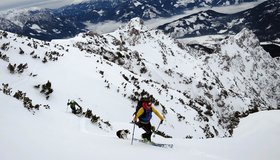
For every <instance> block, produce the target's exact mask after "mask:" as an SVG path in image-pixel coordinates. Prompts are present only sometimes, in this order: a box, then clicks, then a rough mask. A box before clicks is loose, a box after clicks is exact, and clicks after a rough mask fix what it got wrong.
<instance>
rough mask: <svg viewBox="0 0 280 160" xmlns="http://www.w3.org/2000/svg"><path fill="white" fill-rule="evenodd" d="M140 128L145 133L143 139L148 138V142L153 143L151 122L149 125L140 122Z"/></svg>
mask: <svg viewBox="0 0 280 160" xmlns="http://www.w3.org/2000/svg"><path fill="white" fill-rule="evenodd" d="M138 126H139V127H141V128H142V129H143V130H144V131H145V133H143V134H142V138H147V140H149V141H151V136H152V125H151V123H150V122H148V123H142V122H139V123H138Z"/></svg>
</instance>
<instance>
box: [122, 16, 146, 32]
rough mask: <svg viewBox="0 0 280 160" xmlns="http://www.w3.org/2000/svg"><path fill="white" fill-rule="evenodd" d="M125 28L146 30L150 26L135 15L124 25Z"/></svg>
mask: <svg viewBox="0 0 280 160" xmlns="http://www.w3.org/2000/svg"><path fill="white" fill-rule="evenodd" d="M123 29H125V30H135V29H136V30H138V31H146V30H148V28H147V27H146V26H145V25H144V21H143V20H142V19H141V18H139V17H135V18H132V19H131V20H130V21H129V22H128V23H127V24H126V25H125V26H124V27H123Z"/></svg>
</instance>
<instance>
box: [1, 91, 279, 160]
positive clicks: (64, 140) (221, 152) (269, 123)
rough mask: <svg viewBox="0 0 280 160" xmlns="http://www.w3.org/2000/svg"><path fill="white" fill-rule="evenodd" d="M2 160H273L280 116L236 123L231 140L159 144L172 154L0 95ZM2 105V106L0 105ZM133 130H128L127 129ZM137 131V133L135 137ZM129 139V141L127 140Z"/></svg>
mask: <svg viewBox="0 0 280 160" xmlns="http://www.w3.org/2000/svg"><path fill="white" fill-rule="evenodd" d="M0 99H1V112H0V126H1V128H0V131H1V132H0V133H1V134H0V135H1V143H0V150H1V159H3V160H18V159H22V160H36V159H42V160H49V159H68V160H77V159H104V160H109V159H124V160H130V159H132V158H133V159H135V160H138V159H139V160H140V159H143V157H142V156H143V155H148V159H162V160H168V159H170V158H172V159H176V160H180V159H182V160H183V159H196V160H225V159H226V160H236V159H239V160H248V159H254V160H263V159H269V160H278V159H279V156H280V153H279V152H278V146H279V145H280V141H279V138H278V137H279V133H280V129H279V125H280V118H279V114H280V112H279V111H269V112H267V111H266V112H258V113H256V114H253V115H249V116H248V117H246V118H244V119H242V120H241V123H240V124H239V127H238V128H237V129H236V131H235V133H234V135H233V137H232V138H215V139H206V140H205V139H204V140H203V139H191V140H188V139H162V138H159V136H156V137H155V138H154V141H156V142H163V143H172V144H174V147H173V148H172V149H166V148H158V147H154V146H150V145H146V144H142V143H139V142H134V144H133V145H131V144H130V139H128V140H120V139H117V138H116V136H115V135H114V134H113V133H107V132H104V131H100V130H99V129H97V127H96V126H94V125H91V124H90V123H89V122H88V120H87V119H86V118H79V117H76V116H73V115H72V114H70V113H67V112H66V108H65V110H64V111H62V110H61V111H54V110H53V109H51V110H42V111H41V110H40V111H38V112H36V114H35V115H32V114H30V112H28V111H27V110H26V109H24V108H23V107H21V104H20V103H19V102H17V101H15V100H14V99H13V98H11V97H8V96H6V95H3V94H0ZM2 104H6V105H2ZM126 127H130V128H129V129H132V125H127V126H126ZM141 132H142V131H141V130H140V129H138V128H136V137H138V138H139V134H140V133H141ZM129 138H130V137H129Z"/></svg>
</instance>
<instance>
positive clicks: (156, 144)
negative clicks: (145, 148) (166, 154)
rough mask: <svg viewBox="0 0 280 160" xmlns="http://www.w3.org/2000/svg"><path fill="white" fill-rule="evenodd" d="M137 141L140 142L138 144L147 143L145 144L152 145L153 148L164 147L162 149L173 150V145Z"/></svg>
mask: <svg viewBox="0 0 280 160" xmlns="http://www.w3.org/2000/svg"><path fill="white" fill-rule="evenodd" d="M134 140H135V141H138V142H141V143H145V144H148V145H152V146H156V147H162V148H173V146H174V145H173V144H165V143H156V142H153V141H151V142H146V141H144V140H142V139H134Z"/></svg>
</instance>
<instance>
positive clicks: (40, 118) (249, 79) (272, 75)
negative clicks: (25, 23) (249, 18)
mask: <svg viewBox="0 0 280 160" xmlns="http://www.w3.org/2000/svg"><path fill="white" fill-rule="evenodd" d="M0 35H1V38H0V49H1V50H0V52H1V55H0V58H1V59H0V83H1V85H2V87H0V108H1V110H3V112H1V113H0V126H1V127H0V131H1V132H0V134H1V144H0V149H1V153H2V151H3V153H4V157H5V158H4V159H18V158H19V157H21V158H22V159H38V158H39V157H40V159H58V158H63V159H64V158H67V159H78V158H80V157H85V158H91V157H92V158H99V159H112V157H122V156H124V159H130V158H131V157H133V156H134V155H135V153H136V154H139V155H141V154H144V153H146V152H147V151H151V153H159V154H154V155H153V154H150V155H151V157H152V158H156V157H159V158H161V159H166V157H168V155H173V157H174V159H182V157H183V158H185V157H187V156H190V157H189V158H193V159H207V158H208V159H211V158H212V159H231V157H234V158H236V157H237V158H240V159H242V157H239V156H242V155H238V154H237V155H236V154H233V153H236V152H237V151H236V152H232V150H237V149H236V148H237V146H238V144H239V143H241V142H242V143H243V142H244V143H245V142H246V141H245V140H244V139H243V138H242V136H240V139H239V138H237V139H236V140H235V137H233V138H232V139H208V140H203V139H206V138H213V137H220V138H222V137H230V136H232V134H233V133H234V129H235V128H236V127H237V125H238V124H239V121H240V118H242V117H244V116H247V115H249V114H251V113H254V112H257V111H264V110H270V109H279V106H280V105H279V103H280V102H279V99H280V98H279V96H280V94H279V93H280V84H279V79H280V76H279V74H280V73H279V71H280V70H279V68H280V67H279V63H278V61H277V60H276V59H273V58H271V56H270V55H269V54H268V53H267V52H265V51H264V50H263V49H262V48H261V46H260V45H259V41H258V39H257V38H256V37H255V35H254V34H253V33H252V31H250V30H248V29H244V30H242V31H241V32H240V33H238V34H237V35H233V36H229V37H227V38H225V39H222V40H221V42H220V43H219V44H218V45H217V46H215V47H216V48H215V51H214V52H213V53H212V54H209V53H208V52H207V51H203V50H201V49H200V48H196V47H191V46H188V45H184V44H181V43H179V42H177V41H176V40H174V39H172V38H171V37H168V36H167V35H164V34H163V33H162V32H161V31H158V30H148V29H147V27H146V26H145V25H144V24H143V21H142V20H141V19H139V18H135V19H132V20H131V21H130V22H129V23H128V24H127V25H125V26H121V27H120V28H119V29H118V30H116V31H114V32H112V33H108V34H104V35H99V34H96V33H93V32H87V33H82V34H79V35H78V36H77V37H75V38H71V39H64V40H55V41H51V42H45V41H40V40H36V39H32V38H28V37H23V36H20V35H16V34H13V33H8V32H2V31H1V32H0ZM25 64H26V65H25ZM13 66H16V67H15V70H14V71H13V69H12V68H13ZM20 66H26V67H25V68H24V67H23V68H22V67H20ZM48 81H50V82H51V88H52V89H53V92H52V93H50V94H49V95H46V94H44V93H40V92H42V86H43V85H45V84H47V82H48ZM37 85H40V86H39V88H38V87H37V88H36V87H35V86H37ZM19 91H22V92H23V95H24V96H23V97H24V98H23V99H21V98H20V97H18V96H17V95H18V94H19V93H20V92H19ZM140 94H146V95H149V96H151V98H152V100H153V102H154V104H155V107H156V109H157V110H158V111H159V112H161V113H162V114H163V115H164V117H165V121H164V123H163V125H161V127H160V131H161V132H163V136H166V137H167V136H171V137H173V138H172V139H166V138H163V137H162V136H159V135H156V137H155V138H154V141H156V142H162V143H174V144H175V148H174V150H167V151H166V149H162V148H156V147H153V146H147V145H145V144H139V143H136V142H135V145H134V146H133V147H132V146H130V141H129V140H119V139H117V138H116V136H115V132H116V131H117V130H119V129H129V130H130V131H132V125H131V124H130V123H129V122H130V121H131V120H132V114H133V113H134V110H135V106H136V103H137V102H136V100H137V99H138V98H139V95H140ZM16 97H17V98H16ZM69 99H70V100H75V101H77V102H78V103H79V104H80V105H81V106H82V107H83V111H84V112H85V111H86V110H87V109H90V110H92V112H93V114H94V115H96V116H98V117H100V118H99V119H98V120H97V122H93V123H92V122H91V121H94V117H91V119H88V118H85V117H84V116H76V115H74V114H72V113H71V111H70V108H69V107H67V102H68V100H69ZM158 123H159V119H157V118H156V117H154V118H153V119H152V124H153V125H154V126H156V125H157V124H158ZM141 133H142V130H140V129H138V128H137V129H136V133H135V136H136V137H137V138H139V137H140V135H141ZM237 133H238V132H237ZM241 133H242V131H241ZM256 134H257V133H256ZM240 135H241V134H240ZM268 135H269V133H268ZM190 138H193V139H192V140H189V139H190ZM247 138H248V139H250V137H246V139H247ZM253 141H254V139H252V141H251V140H250V141H249V142H250V144H244V146H246V145H247V146H248V148H249V145H251V144H252V143H253ZM268 142H269V143H272V145H277V144H278V142H277V141H273V142H271V141H268ZM205 143H207V144H205ZM228 143H229V144H230V145H228ZM267 145H268V144H267ZM213 146H217V148H213ZM255 147H256V148H249V150H248V152H249V153H252V152H253V150H255V149H257V150H260V149H261V148H258V147H262V146H257V145H256V146H255ZM115 148H117V149H115ZM220 150H222V151H223V152H222V153H220ZM271 150H272V151H271V152H272V153H271V156H273V157H275V156H277V154H278V153H276V152H274V150H273V148H272V149H271ZM130 151H131V152H130ZM186 151H187V152H186ZM245 151H247V150H243V151H242V152H245ZM14 152H15V153H16V154H12V153H14ZM107 152H110V153H111V154H107ZM125 153H126V154H125ZM249 153H247V152H246V153H244V156H245V157H246V158H247V157H252V156H254V155H252V154H249ZM258 153H260V152H258ZM268 154H270V153H269V152H268V153H266V154H264V155H268ZM273 157H272V158H273ZM141 158H142V157H141Z"/></svg>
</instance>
